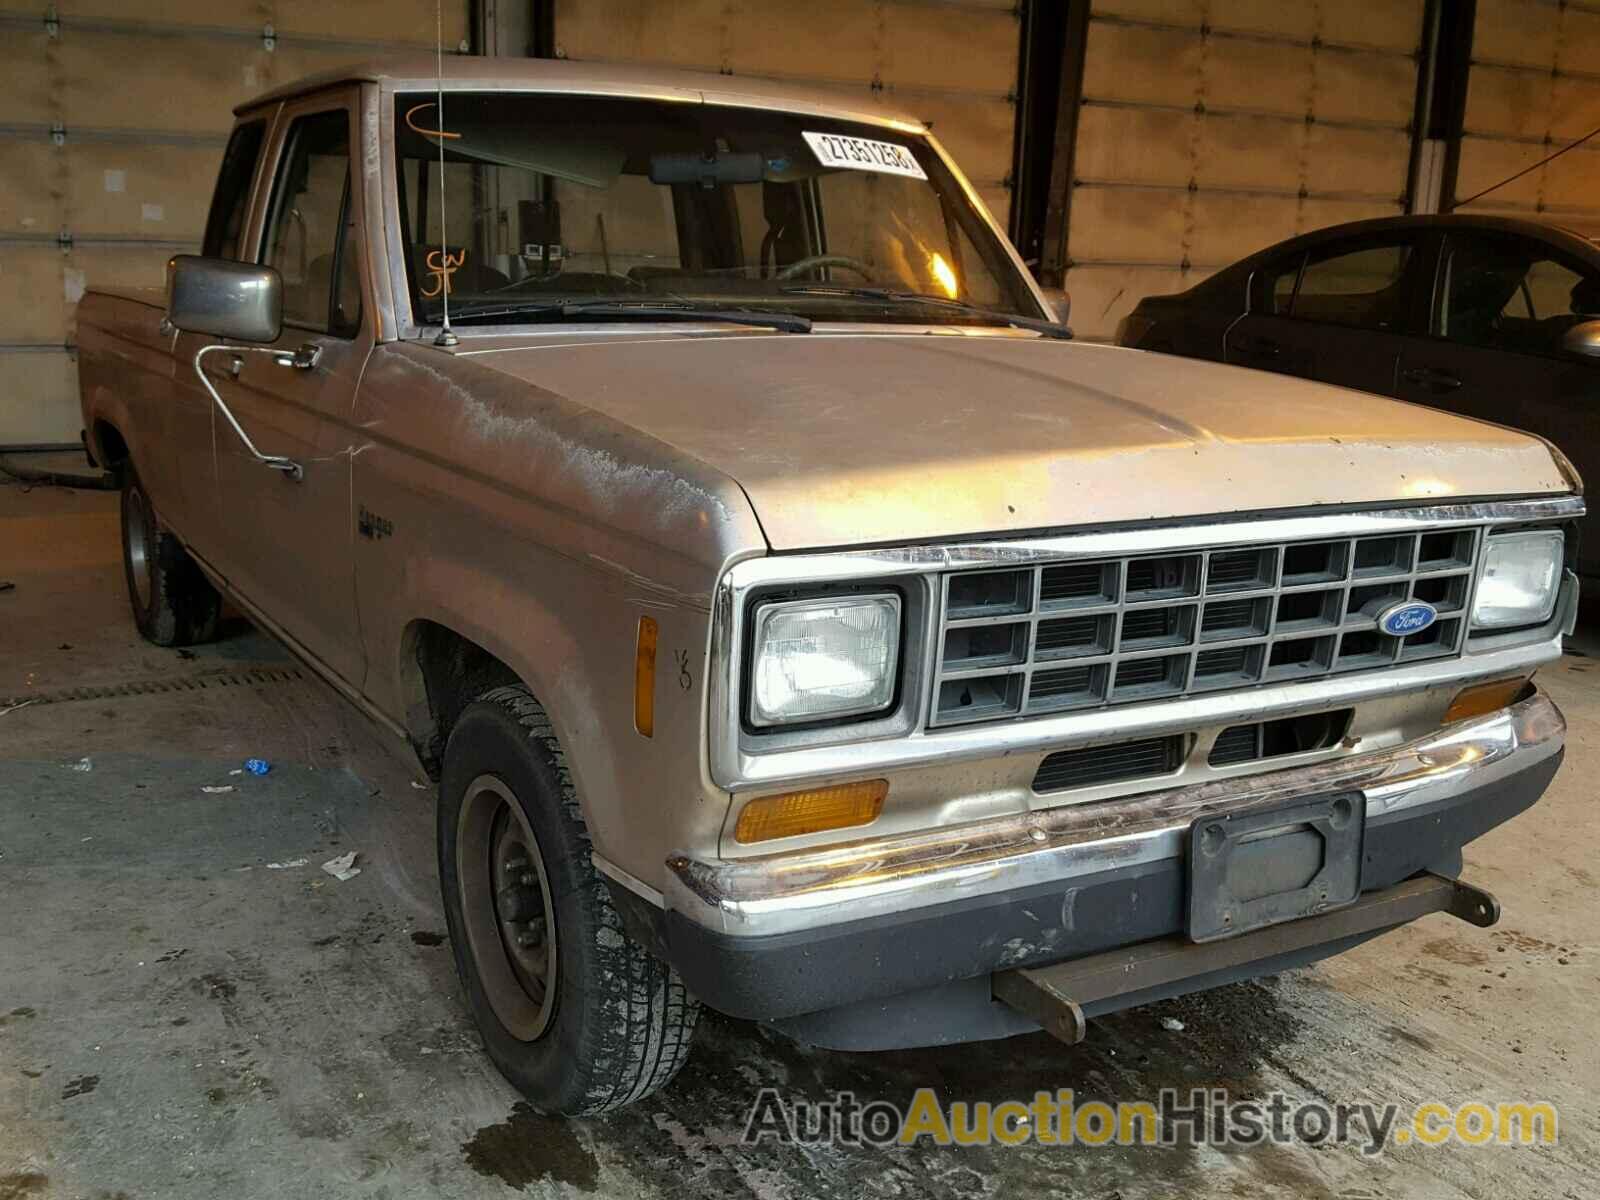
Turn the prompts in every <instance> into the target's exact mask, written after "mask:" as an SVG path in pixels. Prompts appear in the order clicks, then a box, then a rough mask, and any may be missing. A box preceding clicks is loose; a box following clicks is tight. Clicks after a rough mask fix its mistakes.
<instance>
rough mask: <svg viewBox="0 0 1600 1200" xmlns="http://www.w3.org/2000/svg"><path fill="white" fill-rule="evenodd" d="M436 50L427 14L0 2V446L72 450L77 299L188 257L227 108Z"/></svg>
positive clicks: (367, 6)
mask: <svg viewBox="0 0 1600 1200" xmlns="http://www.w3.org/2000/svg"><path fill="white" fill-rule="evenodd" d="M467 9H468V6H467V3H466V0H445V4H444V13H443V17H444V30H445V34H444V36H445V44H446V47H447V48H449V49H456V48H458V47H459V46H460V43H461V39H463V38H464V37H466V34H467ZM433 40H434V5H433V0H338V2H336V3H333V2H327V0H62V2H60V3H56V4H31V5H29V4H23V3H18V2H17V0H12V2H11V3H10V4H6V3H5V0H0V114H3V115H0V445H10V446H15V445H37V444H52V443H66V442H75V441H76V440H77V438H78V428H79V424H80V421H79V416H78V402H77V381H76V368H75V364H74V361H73V353H72V345H73V333H72V320H73V310H74V308H75V307H76V304H77V301H78V298H79V297H80V296H81V295H82V293H83V289H84V287H85V285H86V284H88V283H109V284H132V285H139V286H151V285H159V284H160V283H161V280H162V271H163V265H164V263H165V262H166V259H167V257H168V256H169V255H171V254H173V253H175V252H185V251H188V252H192V251H194V250H196V249H197V248H198V247H199V243H200V235H201V232H202V230H203V229H204V226H205V217H206V208H207V206H208V204H209V202H210V198H211V187H212V184H213V183H214V182H215V179H216V172H217V163H218V161H219V160H220V158H221V155H222V146H223V143H224V141H225V140H226V138H227V134H228V130H229V128H230V127H231V126H232V123H233V114H232V108H233V106H234V105H235V104H238V103H240V102H241V101H244V100H248V99H249V98H250V97H252V96H254V95H257V94H258V93H260V92H263V91H265V90H266V89H268V88H269V87H273V86H275V85H277V84H279V83H284V82H287V81H289V80H292V79H295V78H298V77H299V76H301V75H306V74H310V73H311V72H313V71H321V70H325V69H328V68H330V67H334V66H337V65H339V64H340V63H348V62H352V61H356V60H360V59H365V58H371V57H373V56H374V55H376V54H381V53H385V52H388V51H392V50H396V49H402V48H406V49H411V50H415V49H416V48H417V47H418V46H428V47H431V46H432V45H433Z"/></svg>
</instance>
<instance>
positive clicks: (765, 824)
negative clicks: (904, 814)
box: [733, 779, 889, 846]
mask: <svg viewBox="0 0 1600 1200" xmlns="http://www.w3.org/2000/svg"><path fill="white" fill-rule="evenodd" d="M888 794H889V781H888V780H887V779H869V780H866V781H865V782H863V783H844V784H840V785H839V786H838V787H826V788H815V789H813V790H811V791H807V792H785V793H783V794H782V795H781V796H762V797H760V798H759V799H756V800H752V801H750V803H749V804H746V805H745V806H744V811H743V812H741V813H740V814H739V824H738V825H737V826H736V827H735V829H734V833H733V836H734V840H736V841H737V842H738V843H739V844H740V845H741V846H748V845H749V844H750V843H751V842H767V841H771V840H772V839H773V838H782V837H795V836H797V835H799V834H802V833H820V832H821V831H822V830H824V829H847V828H849V827H850V826H852V825H867V824H870V823H871V822H873V821H876V820H877V819H878V814H879V813H880V812H882V811H883V798H884V797H885V796H887V795H888Z"/></svg>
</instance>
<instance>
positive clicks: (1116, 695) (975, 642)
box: [931, 529, 1481, 725]
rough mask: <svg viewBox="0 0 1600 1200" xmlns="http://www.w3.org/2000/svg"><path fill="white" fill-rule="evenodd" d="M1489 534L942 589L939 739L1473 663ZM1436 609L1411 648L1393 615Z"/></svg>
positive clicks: (1359, 541) (1203, 557)
mask: <svg viewBox="0 0 1600 1200" xmlns="http://www.w3.org/2000/svg"><path fill="white" fill-rule="evenodd" d="M1480 542H1481V536H1480V531H1479V530H1477V529H1451V530H1443V531H1438V532H1424V533H1410V534H1401V535H1399V536H1386V537H1364V538H1342V539H1336V540H1332V541H1328V540H1323V541H1313V542H1288V543H1274V544H1269V545H1255V546H1249V545H1247V546H1230V547H1226V548H1218V549H1211V550H1187V551H1180V552H1175V553H1170V554H1157V555H1141V556H1130V557H1125V558H1108V559H1095V560H1091V561H1076V562H1068V563H1060V564H1049V565H1044V566H1036V567H1023V568H1017V569H1007V570H984V571H962V572H958V573H954V574H950V575H947V576H945V577H944V581H943V584H944V596H943V622H942V625H941V628H940V648H939V659H938V667H937V676H936V678H935V681H934V705H933V713H932V714H931V724H933V725H955V724H962V723H966V722H971V721H986V720H999V719H1004V718H1007V717H1028V716H1042V715H1045V714H1049V713H1058V712H1066V711H1071V710H1074V709H1083V708H1097V707H1101V706H1103V705H1108V704H1132V703H1138V702H1140V701H1152V700H1164V699H1170V698H1173V697H1178V696H1187V695H1193V694H1196V693H1202V692H1213V691H1225V690H1228V689H1234V688H1245V687H1252V686H1255V685H1258V684H1263V683H1282V682H1287V681H1292V680H1298V679H1310V678H1314V677H1316V676H1319V675H1327V674H1332V673H1343V672H1347V671H1363V670H1381V669H1383V668H1385V667H1391V666H1395V665H1397V664H1400V663H1410V662H1414V661H1417V660H1420V659H1430V658H1446V657H1450V656H1453V655H1456V654H1459V653H1460V652H1461V645H1462V639H1463V638H1464V637H1465V634H1466V615H1467V605H1468V602H1469V600H1470V598H1471V596H1470V593H1471V589H1472V580H1473V575H1474V571H1475V569H1476V566H1477V561H1478V548H1479V545H1480ZM1405 600H1425V601H1427V602H1428V603H1429V604H1431V605H1433V607H1434V608H1435V609H1437V610H1438V613H1439V616H1438V619H1437V620H1436V621H1435V622H1434V623H1433V624H1432V625H1431V626H1430V627H1429V628H1427V629H1425V630H1423V631H1422V632H1420V633H1415V634H1411V635H1409V636H1407V637H1394V636H1391V635H1389V634H1386V633H1383V632H1381V631H1380V630H1379V629H1378V627H1377V616H1378V614H1379V613H1381V612H1382V611H1383V610H1384V609H1386V608H1388V607H1389V606H1390V605H1392V604H1395V603H1398V602H1400V601H1405Z"/></svg>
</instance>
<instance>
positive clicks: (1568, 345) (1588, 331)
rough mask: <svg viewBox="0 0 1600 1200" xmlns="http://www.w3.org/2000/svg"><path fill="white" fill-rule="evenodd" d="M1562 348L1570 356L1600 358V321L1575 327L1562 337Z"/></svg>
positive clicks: (1586, 322) (1588, 322)
mask: <svg viewBox="0 0 1600 1200" xmlns="http://www.w3.org/2000/svg"><path fill="white" fill-rule="evenodd" d="M1561 348H1562V349H1563V350H1565V351H1566V352H1567V353H1568V354H1582V355H1584V356H1585V357H1586V358H1600V321H1585V322H1583V324H1581V325H1574V326H1573V327H1572V328H1571V329H1569V330H1567V332H1566V333H1565V334H1563V335H1562V338H1561Z"/></svg>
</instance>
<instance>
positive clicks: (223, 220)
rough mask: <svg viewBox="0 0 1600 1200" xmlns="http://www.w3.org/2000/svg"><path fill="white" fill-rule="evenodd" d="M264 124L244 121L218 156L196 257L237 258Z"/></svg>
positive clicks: (264, 127)
mask: <svg viewBox="0 0 1600 1200" xmlns="http://www.w3.org/2000/svg"><path fill="white" fill-rule="evenodd" d="M266 130H267V123H266V122H265V121H246V122H245V123H244V124H243V125H240V126H239V127H238V128H237V129H235V130H234V131H233V136H232V137H230V138H229V139H228V148H227V150H225V151H224V152H223V155H222V169H221V170H220V171H219V172H218V173H217V189H216V191H215V192H214V193H212V197H211V215H210V216H208V217H207V218H206V235H205V240H204V241H203V242H202V243H201V248H200V253H202V254H204V255H205V256H206V257H207V258H232V259H237V258H238V257H239V238H240V236H241V235H242V234H243V233H244V221H245V216H246V214H247V213H248V212H249V211H250V181H251V180H253V179H254V178H255V174H256V163H257V162H258V161H259V160H260V158H261V142H262V139H263V137H264V136H265V135H266Z"/></svg>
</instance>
